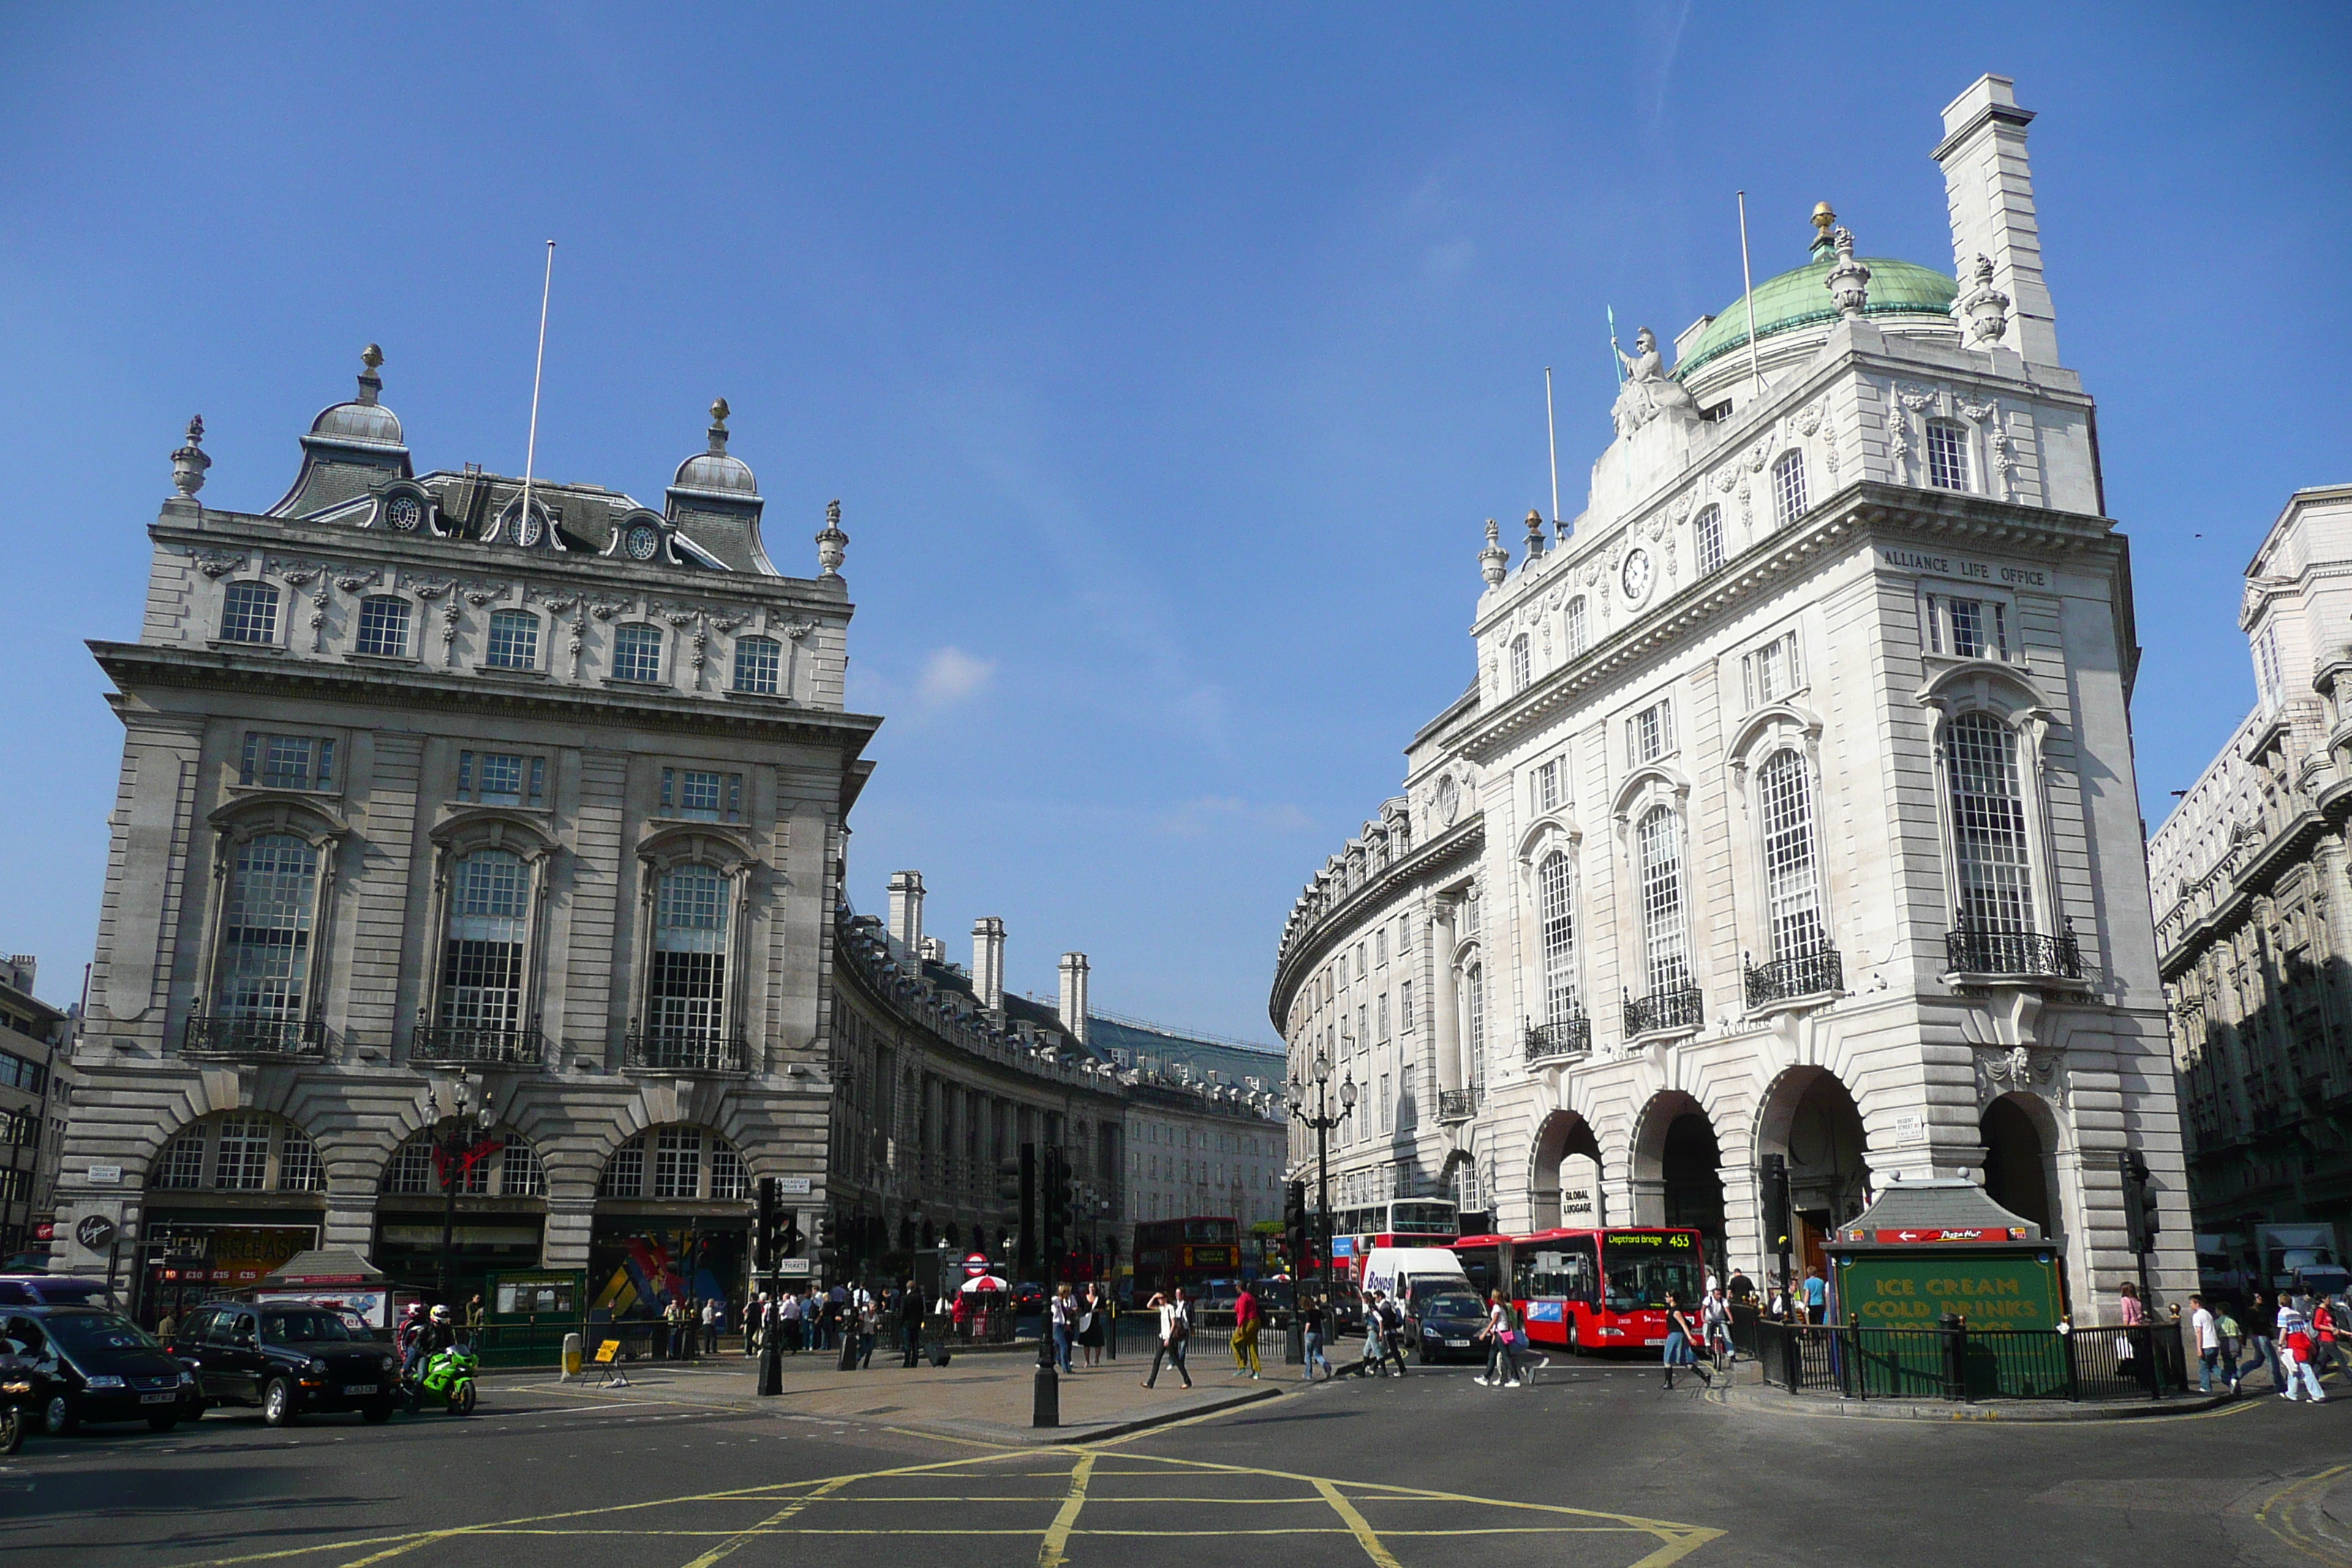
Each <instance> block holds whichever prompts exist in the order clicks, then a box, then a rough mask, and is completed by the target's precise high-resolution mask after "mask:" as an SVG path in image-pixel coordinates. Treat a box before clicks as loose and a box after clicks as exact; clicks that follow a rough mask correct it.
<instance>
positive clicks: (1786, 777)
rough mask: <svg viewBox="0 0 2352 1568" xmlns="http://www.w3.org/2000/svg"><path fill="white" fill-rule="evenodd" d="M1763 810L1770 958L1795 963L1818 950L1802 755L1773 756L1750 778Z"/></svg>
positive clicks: (1808, 779) (1809, 790)
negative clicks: (1770, 939)
mask: <svg viewBox="0 0 2352 1568" xmlns="http://www.w3.org/2000/svg"><path fill="white" fill-rule="evenodd" d="M1756 793H1757V795H1758V796H1759V799H1760V800H1761V802H1762V805H1763V808H1764V809H1763V818H1764V885H1765V901H1766V904H1767V906H1768V909H1769V915H1770V919H1771V923H1772V956H1773V957H1774V958H1775V959H1788V958H1801V957H1803V956H1805V955H1806V954H1808V953H1811V952H1816V951H1817V950H1819V948H1820V947H1821V946H1822V942H1823V940H1824V933H1823V931H1822V900H1821V879H1820V875H1819V872H1818V870H1817V868H1816V867H1815V864H1814V851H1813V787H1812V775H1811V770H1809V769H1808V768H1807V767H1806V765H1805V759H1804V757H1803V756H1802V755H1801V754H1800V753H1798V752H1792V751H1783V752H1776V753H1774V755H1773V757H1772V760H1771V761H1769V762H1768V763H1765V764H1764V766H1763V767H1762V768H1761V769H1759V771H1758V773H1757V775H1756Z"/></svg>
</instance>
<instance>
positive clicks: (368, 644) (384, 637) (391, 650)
mask: <svg viewBox="0 0 2352 1568" xmlns="http://www.w3.org/2000/svg"><path fill="white" fill-rule="evenodd" d="M352 647H353V650H354V651H355V652H359V653H364V654H372V655H373V656H374V657H376V658H406V657H407V656H408V601H407V600H405V599H402V598H396V597H394V595H389V594H378V595H373V596H371V597H369V598H365V599H362V600H361V601H360V626H359V636H358V637H357V638H356V639H354V641H353V644H352Z"/></svg>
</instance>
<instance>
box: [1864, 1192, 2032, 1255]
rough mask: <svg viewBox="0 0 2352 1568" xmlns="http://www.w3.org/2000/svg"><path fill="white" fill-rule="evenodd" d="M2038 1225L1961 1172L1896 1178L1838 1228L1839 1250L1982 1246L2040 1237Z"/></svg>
mask: <svg viewBox="0 0 2352 1568" xmlns="http://www.w3.org/2000/svg"><path fill="white" fill-rule="evenodd" d="M2041 1239H2042V1227H2041V1226H2038V1225H2035V1224H2034V1223H2033V1222H2032V1220H2030V1219H2027V1218H2025V1217H2024V1216H2023V1215H2013V1214H2011V1213H2010V1212H2009V1211H2008V1210H2007V1209H2005V1208H2003V1207H2001V1206H2000V1205H1999V1204H1997V1203H1995V1202H1993V1201H1992V1198H1991V1197H1990V1195H1989V1194H1987V1193H1986V1192H1985V1190H1984V1189H1983V1188H1982V1187H1980V1186H1979V1185H1977V1184H1975V1183H1974V1182H1971V1181H1969V1180H1968V1179H1967V1178H1966V1177H1964V1176H1938V1177H1934V1178H1932V1179H1930V1180H1927V1181H1916V1182H1894V1183H1890V1184H1888V1185H1887V1187H1886V1190H1885V1192H1883V1193H1881V1194H1879V1195H1878V1201H1877V1202H1875V1203H1874V1204H1872V1205H1870V1206H1869V1207H1868V1208H1866V1209H1864V1210H1863V1211H1862V1213H1860V1214H1858V1215H1854V1217H1853V1218H1852V1219H1850V1220H1848V1221H1846V1222H1845V1224H1843V1225H1842V1226H1838V1228H1837V1235H1836V1237H1834V1239H1832V1242H1831V1243H1830V1245H1831V1247H1833V1248H1835V1249H1838V1250H1841V1251H1843V1250H1846V1249H1850V1248H1853V1247H1986V1246H1990V1245H1993V1244H1996V1243H2004V1244H2005V1243H2010V1242H2020V1241H2040V1240H2041Z"/></svg>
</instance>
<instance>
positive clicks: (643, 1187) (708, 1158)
mask: <svg viewBox="0 0 2352 1568" xmlns="http://www.w3.org/2000/svg"><path fill="white" fill-rule="evenodd" d="M648 1155H650V1156H651V1158H650V1159H648V1158H647V1156H648ZM596 1195H597V1196H598V1197H602V1198H667V1199H670V1200H673V1201H677V1202H703V1201H709V1202H715V1203H740V1202H741V1201H742V1200H743V1199H744V1198H746V1197H748V1196H750V1195H751V1177H750V1175H749V1174H748V1173H746V1171H745V1170H744V1166H743V1156H742V1155H741V1153H740V1152H738V1151H737V1150H736V1148H735V1146H734V1145H733V1144H732V1143H730V1142H728V1141H727V1140H726V1139H724V1138H722V1137H720V1136H719V1134H718V1133H716V1132H712V1131H709V1130H707V1129H705V1128H700V1127H690V1126H684V1125H677V1126H670V1127H657V1128H656V1129H654V1130H653V1131H650V1132H640V1133H638V1134H637V1135H636V1136H635V1138H632V1139H630V1140H629V1141H628V1142H625V1143H624V1144H622V1145H621V1146H620V1147H619V1148H618V1149H615V1150H614V1151H613V1157H612V1158H611V1159H609V1160H607V1161H606V1162H605V1163H604V1175H603V1176H602V1177H600V1178H599V1179H598V1181H597V1183H596Z"/></svg>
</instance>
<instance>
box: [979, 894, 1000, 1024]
mask: <svg viewBox="0 0 2352 1568" xmlns="http://www.w3.org/2000/svg"><path fill="white" fill-rule="evenodd" d="M971 989H972V994H974V995H976V996H978V997H979V998H980V1005H982V1006H983V1007H985V1008H987V1009H988V1010H989V1011H990V1012H992V1013H1001V1012H1003V1010H1004V922H1003V921H1002V920H1000V919H998V918H997V917H996V916H994V915H982V917H981V918H980V919H978V920H976V921H972V922H971Z"/></svg>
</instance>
